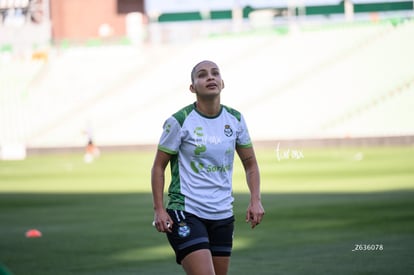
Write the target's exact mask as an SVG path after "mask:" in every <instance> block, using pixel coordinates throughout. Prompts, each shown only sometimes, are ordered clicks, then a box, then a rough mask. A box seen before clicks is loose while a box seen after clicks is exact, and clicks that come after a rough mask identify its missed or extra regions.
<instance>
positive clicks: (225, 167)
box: [158, 104, 252, 220]
mask: <svg viewBox="0 0 414 275" xmlns="http://www.w3.org/2000/svg"><path fill="white" fill-rule="evenodd" d="M236 146H238V147H246V148H247V147H252V143H251V140H250V136H249V132H248V130H247V127H246V123H245V121H244V119H243V116H242V115H241V114H240V113H239V112H238V111H236V110H234V109H231V108H229V107H227V106H224V105H222V106H221V110H220V113H219V114H218V115H217V116H215V117H206V116H204V115H202V114H201V113H199V112H198V111H197V110H196V108H195V104H191V105H188V106H187V107H184V108H182V109H181V110H180V111H178V112H176V113H175V114H174V115H172V116H171V117H170V118H168V119H167V120H166V122H165V124H164V131H163V133H162V136H161V138H160V142H159V145H158V149H159V150H161V151H163V152H166V153H168V154H171V155H172V158H171V161H170V166H171V183H170V187H169V189H168V196H169V202H168V206H167V208H169V209H173V210H183V211H187V212H189V213H192V214H194V215H197V216H199V217H201V218H205V219H212V220H217V219H225V218H228V217H230V216H232V215H233V206H232V204H233V195H232V175H233V160H234V152H235V148H236Z"/></svg>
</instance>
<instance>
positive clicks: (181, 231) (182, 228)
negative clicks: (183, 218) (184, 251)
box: [178, 222, 191, 238]
mask: <svg viewBox="0 0 414 275" xmlns="http://www.w3.org/2000/svg"><path fill="white" fill-rule="evenodd" d="M178 226H179V227H178V236H180V237H181V238H185V237H187V236H188V235H190V231H191V230H190V227H188V226H187V224H186V223H185V222H180V223H179V224H178Z"/></svg>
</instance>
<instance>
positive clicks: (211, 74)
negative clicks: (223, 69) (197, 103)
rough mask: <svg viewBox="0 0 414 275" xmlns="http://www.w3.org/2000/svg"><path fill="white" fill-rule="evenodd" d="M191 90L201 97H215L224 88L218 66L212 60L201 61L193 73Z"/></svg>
mask: <svg viewBox="0 0 414 275" xmlns="http://www.w3.org/2000/svg"><path fill="white" fill-rule="evenodd" d="M192 80H193V83H192V84H191V86H190V90H191V92H193V93H195V94H197V96H199V97H214V96H217V95H219V94H220V92H221V90H222V89H223V88H224V82H223V79H221V74H220V70H219V68H218V66H217V65H216V64H215V63H214V62H211V61H203V62H200V63H199V64H198V65H196V67H195V68H194V70H193V73H192Z"/></svg>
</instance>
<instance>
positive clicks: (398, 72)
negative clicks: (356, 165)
mask: <svg viewBox="0 0 414 275" xmlns="http://www.w3.org/2000/svg"><path fill="white" fill-rule="evenodd" d="M413 3H414V1H390V0H345V1H339V0H267V1H265V0H256V1H251V0H250V1H249V0H220V1H218V0H210V1H207V0H170V1H161V0H49V1H48V0H0V157H1V158H2V159H23V158H25V157H26V156H27V155H28V154H30V153H36V152H48V151H53V150H60V151H62V150H70V151H74V150H79V149H82V150H83V148H84V147H85V146H86V144H87V142H88V141H89V140H93V141H94V143H95V144H96V145H97V146H99V147H100V148H107V149H108V150H110V149H118V150H120V149H123V148H127V149H133V148H136V147H141V146H153V145H155V144H156V143H157V142H158V138H159V136H160V134H161V128H162V124H163V122H164V120H165V119H166V118H167V117H168V116H170V115H171V114H172V113H173V112H175V111H176V110H178V109H179V108H181V107H183V106H185V105H187V104H190V103H192V102H193V101H194V100H195V98H194V95H193V94H191V93H190V91H189V89H188V87H189V84H190V71H191V69H192V67H193V66H194V64H196V63H198V62H199V61H201V60H205V59H211V60H213V61H215V62H216V63H217V64H218V65H219V66H220V68H221V71H222V75H223V78H224V81H225V84H226V88H225V89H224V90H223V92H222V103H223V104H226V105H229V106H231V107H233V108H235V109H237V110H239V111H241V112H242V113H243V114H244V116H245V118H246V120H247V123H248V125H249V128H250V132H251V136H252V138H253V139H254V142H255V143H256V144H258V145H259V146H260V145H261V144H263V145H266V144H267V145H268V144H270V145H272V146H274V147H276V144H277V142H278V141H281V140H283V141H284V142H285V144H287V143H290V144H299V145H301V146H305V145H326V144H328V145H329V144H335V145H338V144H339V145H340V144H375V145H381V144H403V145H404V144H405V145H406V144H413V143H414V120H413V118H414V116H413V111H412V107H413V106H414V69H413V64H414V20H413V17H414V13H413Z"/></svg>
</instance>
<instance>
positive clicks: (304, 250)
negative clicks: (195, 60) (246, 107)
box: [0, 147, 414, 275]
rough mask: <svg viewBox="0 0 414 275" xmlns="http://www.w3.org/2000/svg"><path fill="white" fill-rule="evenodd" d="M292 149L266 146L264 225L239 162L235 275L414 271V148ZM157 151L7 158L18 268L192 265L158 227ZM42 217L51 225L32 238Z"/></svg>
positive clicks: (6, 231)
mask: <svg viewBox="0 0 414 275" xmlns="http://www.w3.org/2000/svg"><path fill="white" fill-rule="evenodd" d="M285 149H288V148H285ZM290 149H292V148H290ZM291 152H292V151H290V153H289V154H288V155H286V154H285V158H282V159H280V158H279V159H278V156H277V155H276V152H275V150H272V149H270V150H259V151H258V152H257V156H258V159H259V164H260V168H261V173H262V192H263V205H264V207H265V209H266V215H265V219H264V221H263V223H262V224H260V225H259V226H258V227H257V228H256V229H254V230H251V229H250V227H249V226H248V225H247V224H245V222H244V213H245V209H246V206H247V202H248V199H249V198H248V192H247V187H246V185H245V181H244V175H243V173H242V170H241V168H240V163H239V162H238V161H237V162H236V168H235V175H234V195H235V198H236V202H235V205H234V207H235V215H236V231H235V243H234V251H233V256H232V264H231V268H230V274H239V275H243V274H307V275H308V274H414V260H413V257H414V148H413V147H403V148H398V147H393V148H342V149H340V148H336V149H333V148H331V149H303V150H302V151H301V152H302V153H303V158H301V159H295V158H293V155H291ZM286 156H287V157H286ZM152 160H153V152H131V153H109V152H108V153H106V152H103V154H102V156H101V158H100V159H98V160H97V161H95V162H93V163H91V164H85V163H84V162H83V159H82V156H81V155H79V154H65V155H50V156H30V157H29V158H28V159H27V160H25V161H11V162H6V161H1V162H0V263H2V264H3V265H4V266H6V267H7V268H8V269H9V270H11V271H12V273H13V274H15V275H18V274H21V275H26V274H39V275H48V274H53V275H60V274H62V275H64V274H157V275H158V274H163V273H167V274H182V270H181V267H180V266H178V265H176V264H175V261H174V255H173V253H172V250H171V249H170V247H169V245H168V243H167V240H166V238H165V236H164V235H163V234H160V233H158V232H156V231H155V230H154V228H153V227H152V226H151V222H152V218H153V212H152V199H151V194H150V173H149V171H150V168H151V164H152ZM31 228H37V229H38V230H40V231H41V232H42V233H43V236H42V237H41V238H26V237H25V232H26V230H28V229H31ZM356 248H358V249H359V250H357V251H353V250H355V249H356Z"/></svg>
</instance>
